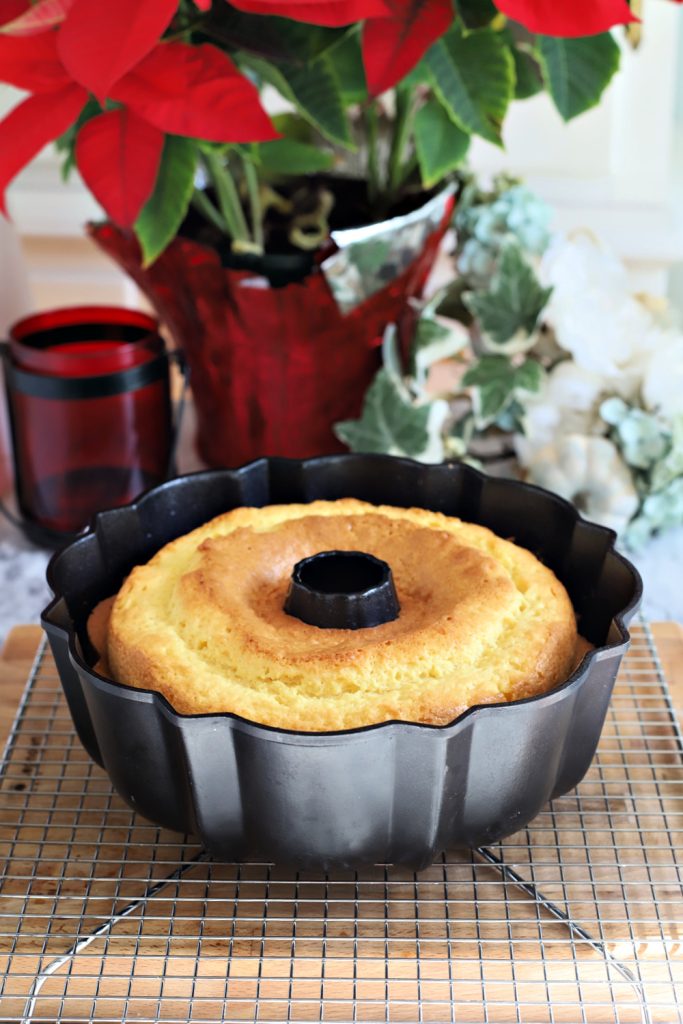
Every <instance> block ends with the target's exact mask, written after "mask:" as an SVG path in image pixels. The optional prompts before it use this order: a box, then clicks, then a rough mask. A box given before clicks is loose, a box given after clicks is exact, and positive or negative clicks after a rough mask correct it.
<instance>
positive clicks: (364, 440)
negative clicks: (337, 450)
mask: <svg viewBox="0 0 683 1024" xmlns="http://www.w3.org/2000/svg"><path fill="white" fill-rule="evenodd" d="M429 419H430V405H429V404H427V405H420V406H416V405H413V404H412V402H409V401H407V400H406V399H405V397H404V396H403V395H402V394H401V392H400V390H399V389H398V387H397V386H396V382H395V381H394V380H393V379H392V377H391V376H390V375H389V373H387V371H386V370H384V369H382V370H379V371H378V373H377V375H376V376H375V379H374V381H373V382H372V384H371V386H370V388H369V389H368V391H367V393H366V395H365V401H364V403H363V412H362V414H361V417H360V419H358V420H345V421H344V422H342V423H337V424H336V425H335V428H334V431H335V434H336V435H337V437H338V438H339V439H340V441H343V442H344V444H347V445H348V446H349V448H350V449H351V451H354V452H386V453H389V454H390V455H408V456H412V457H413V458H416V457H418V456H420V455H422V454H423V453H424V452H425V451H426V450H427V448H428V445H429V440H430V438H429V429H428V424H429Z"/></svg>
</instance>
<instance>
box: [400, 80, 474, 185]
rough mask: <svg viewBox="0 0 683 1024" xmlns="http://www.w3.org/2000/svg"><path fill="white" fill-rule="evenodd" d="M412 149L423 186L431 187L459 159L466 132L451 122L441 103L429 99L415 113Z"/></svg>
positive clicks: (466, 140)
mask: <svg viewBox="0 0 683 1024" xmlns="http://www.w3.org/2000/svg"><path fill="white" fill-rule="evenodd" d="M413 134H414V139H415V149H416V151H417V160H418V163H419V165H420V175H421V177H422V184H423V185H424V186H425V188H431V187H432V185H436V183H437V182H439V181H441V180H442V179H443V178H444V177H445V176H446V175H447V174H448V173H449V172H450V171H454V170H455V168H456V167H458V166H459V165H460V164H461V163H462V161H463V160H464V159H465V155H466V153H467V150H468V148H469V145H470V136H469V135H468V134H467V132H464V131H462V130H461V129H460V128H459V127H458V126H457V124H454V123H453V121H452V120H451V118H450V117H449V116H448V113H447V112H446V110H444V108H443V106H442V105H441V103H439V102H438V101H437V100H434V99H431V100H428V101H427V103H425V105H424V106H423V107H421V108H420V109H419V110H418V112H417V114H416V115H415V123H414V131H413Z"/></svg>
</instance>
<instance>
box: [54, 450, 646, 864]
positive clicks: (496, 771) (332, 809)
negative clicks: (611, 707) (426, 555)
mask: <svg viewBox="0 0 683 1024" xmlns="http://www.w3.org/2000/svg"><path fill="white" fill-rule="evenodd" d="M342 497H355V498H360V499H362V500H364V501H369V502H374V503H376V504H389V505H398V506H419V507H422V508H427V509H433V510H436V511H439V512H444V513H446V514H447V515H452V516H459V517H461V518H462V519H465V520H469V521H472V522H475V523H481V524H483V525H484V526H488V527H490V528H491V529H492V530H494V531H495V532H496V533H498V534H500V535H501V536H502V537H506V538H512V539H514V540H515V541H516V542H517V543H518V544H521V545H523V546H524V547H527V548H529V549H530V550H531V551H533V552H534V553H535V554H536V555H538V556H539V557H540V559H541V560H542V561H543V562H545V564H546V565H548V566H550V568H551V569H553V570H554V571H555V573H556V574H557V576H558V577H559V578H560V579H561V580H562V582H563V583H564V585H565V586H566V588H567V590H568V591H569V594H570V596H571V599H572V601H573V603H574V607H575V609H576V612H577V616H578V620H579V628H580V631H581V633H582V634H583V635H584V636H585V637H586V638H587V639H588V640H590V641H591V642H592V643H593V644H594V645H595V649H594V650H593V651H591V653H590V654H588V655H587V657H586V658H584V660H583V662H582V663H581V665H580V666H579V668H578V669H577V670H576V671H575V672H574V673H573V675H572V676H571V677H570V678H569V679H568V680H567V682H566V683H564V684H563V685H561V686H558V687H557V688H555V689H554V690H552V691H551V692H549V693H547V694H543V695H541V696H538V697H531V698H529V699H526V700H521V701H516V702H514V703H509V704H495V705H486V706H480V707H474V708H470V709H469V710H468V711H467V712H465V713H464V714H463V715H461V716H460V717H459V718H457V719H456V720H455V721H454V722H452V723H451V724H450V725H445V726H428V725H418V724H415V723H408V722H399V721H396V722H385V723H382V724H380V725H373V726H367V727H364V728H360V729H350V730H347V731H344V732H336V733H299V732H291V731H288V730H285V729H276V728H269V727H267V726H264V725H258V724H256V723H254V722H249V721H246V720H245V719H243V718H239V717H237V716H236V715H230V714H215V715H181V714H178V713H177V712H176V711H174V710H173V708H172V707H171V706H170V705H169V704H168V702H167V701H166V700H165V699H164V698H163V697H162V696H160V695H159V694H158V693H152V692H149V691H145V690H136V689H132V688H130V687H127V686H123V685H120V684H117V683H113V682H110V681H109V680H107V679H104V678H103V677H102V676H100V675H98V674H97V672H95V671H94V670H93V669H92V667H91V664H92V663H93V660H94V658H93V654H94V652H93V651H92V650H91V649H90V645H89V643H88V640H87V635H86V621H87V618H88V615H89V613H90V611H91V610H92V608H93V607H94V606H95V605H96V604H97V603H98V602H99V601H100V600H101V599H102V598H104V597H108V596H109V595H111V594H113V593H115V592H116V591H117V590H118V588H119V586H120V585H121V583H122V582H123V580H124V578H125V577H126V575H127V574H128V573H129V571H130V570H131V569H132V567H133V566H134V565H136V564H138V563H140V562H145V561H146V560H147V559H149V558H150V557H151V556H152V555H153V554H154V552H155V551H157V550H158V549H159V548H161V547H162V546H163V545H164V544H166V543H167V542H168V541H170V540H173V538H175V537H178V536H180V535H181V534H184V533H187V532H188V531H190V530H193V529H194V528H195V527H197V526H199V525H200V524H201V523H204V522H206V521H207V520H208V519H211V518H212V517H213V516H216V515H219V514H220V513H222V512H225V511H227V510H229V509H231V508H234V507H236V506H238V505H255V506H262V505H268V504H273V503H282V502H308V501H312V500H314V499H316V498H326V499H335V498H342ZM438 571H439V567H438V565H437V566H434V572H438ZM48 580H49V583H50V586H51V587H52V590H53V592H54V594H55V598H54V600H53V601H52V603H51V604H50V605H49V606H48V607H47V608H46V610H45V612H44V613H43V625H44V627H45V629H46V631H47V634H48V636H49V639H50V644H51V646H52V651H53V653H54V657H55V661H56V663H57V669H58V671H59V675H60V678H61V681H62V686H63V687H64V692H65V694H66V698H67V701H68V703H69V708H70V709H71V714H72V716H73V720H74V723H75V725H76V729H77V731H78V735H79V737H80V739H81V741H82V743H83V745H84V747H85V748H86V750H87V751H88V753H89V754H90V755H91V756H92V757H93V758H94V760H95V761H97V763H98V764H100V765H102V767H103V768H104V769H105V770H106V772H107V773H108V774H109V776H110V777H111V780H112V782H113V784H114V786H115V787H116V789H117V791H118V792H119V794H120V795H121V796H122V797H123V799H124V800H126V802H127V803H129V804H130V805H131V807H134V808H135V809H136V810H138V811H139V812H140V813H141V814H143V815H144V816H145V817H147V818H149V819H150V820H151V821H153V822H155V823H157V824H159V825H163V826H165V827H168V828H171V829H176V830H178V831H180V832H190V833H195V834H196V835H197V836H199V837H200V838H201V840H202V841H203V843H204V844H205V845H206V847H207V849H208V850H209V851H210V852H211V853H212V854H214V855H215V856H216V857H218V858H221V859H228V860H249V859H259V860H267V861H275V862H280V863H285V864H290V865H296V866H298V867H302V868H303V867H308V868H322V869H327V868H331V867H344V868H356V867H360V866H362V865H365V864H370V863H378V862H379V863H386V862H393V863H399V864H405V865H409V866H411V867H415V868H417V867H420V866H424V865H426V864H428V863H430V862H431V861H432V860H433V859H434V857H435V856H436V855H437V854H439V853H440V852H441V851H443V850H445V849H447V848H449V847H453V846H479V845H481V844H486V843H491V842H494V841H496V840H498V839H500V838H502V837H503V836H506V835H508V834H510V833H512V832H515V831H516V830H517V829H519V828H522V827H524V826H525V825H526V824H527V823H528V822H529V821H530V820H531V819H532V818H533V817H534V816H535V815H536V814H537V813H538V811H539V810H540V809H541V808H542V807H543V805H544V804H545V803H546V802H547V801H548V800H549V799H551V798H553V797H556V796H558V795H559V794H561V793H565V792H566V791H567V790H569V789H571V788H572V787H573V786H575V785H576V784H577V783H578V782H579V781H580V780H581V779H582V778H583V775H584V774H585V772H586V771H587V769H588V766H589V765H590V762H591V760H592V758H593V755H594V753H595V749H596V746H597V743H598V739H599V737H600V732H601V729H602V725H603V721H604V718H605V713H606V710H607V705H608V702H609V699H610V694H611V692H612V688H613V685H614V680H615V677H616V674H617V670H618V668H619V664H620V662H621V659H622V656H623V655H624V652H625V651H626V649H627V647H628V644H629V639H630V638H629V633H628V630H627V624H628V622H629V621H630V619H631V618H632V616H633V614H634V613H635V611H636V608H637V606H638V603H639V600H640V596H641V590H642V588H641V581H640V577H639V576H638V573H637V572H636V570H635V569H634V568H633V566H632V565H631V564H630V563H629V562H628V561H626V559H624V558H623V557H622V556H621V555H620V554H618V553H617V552H616V551H615V550H614V534H613V532H612V531H611V530H607V529H605V528H604V527H600V526H596V525H594V524H592V523H588V522H586V521H585V520H583V519H582V518H581V517H580V516H579V515H578V513H577V512H576V510H575V509H574V508H573V507H572V506H571V505H570V504H568V503H567V502H566V501H563V500H562V499H561V498H558V497H556V496H555V495H553V494H550V493H548V492H547V491H543V490H540V489H539V488H537V487H531V486H529V485H526V484H522V483H518V482H516V481H511V480H500V479H496V478H493V477H488V476H484V475H482V474H481V473H478V472H477V471H476V470H474V469H472V468H470V467H468V466H465V465H462V464H456V465H440V466H424V465H420V464H418V463H416V462H412V461H410V460H408V459H396V458H392V457H391V456H382V455H332V456H326V457H322V458H317V459H310V460H307V461H303V462H300V461H294V460H288V459H279V458H275V459H260V460H258V461H257V462H252V463H250V464H249V465H247V466H243V467H241V468H240V469H234V470H229V469H226V470H212V471H208V472H203V473H196V474H193V475H191V476H185V477H179V478H177V479H175V480H171V481H169V482H168V483H165V484H162V485H161V486H160V487H156V488H154V489H153V490H151V491H148V492H147V493H146V494H145V495H144V496H143V497H141V498H139V499H138V501H136V502H135V503H134V504H132V505H129V506H127V507H125V508H119V509H114V510H112V511H108V512H103V513H101V514H100V515H98V516H97V517H96V519H95V521H94V524H93V527H92V530H91V531H90V532H89V533H87V534H86V535H84V536H83V537H81V538H80V539H78V540H76V541H75V542H74V543H72V544H70V545H69V546H68V547H67V548H65V549H64V550H63V551H61V552H60V553H58V554H57V555H55V556H54V558H53V559H52V561H51V563H50V566H49V569H48Z"/></svg>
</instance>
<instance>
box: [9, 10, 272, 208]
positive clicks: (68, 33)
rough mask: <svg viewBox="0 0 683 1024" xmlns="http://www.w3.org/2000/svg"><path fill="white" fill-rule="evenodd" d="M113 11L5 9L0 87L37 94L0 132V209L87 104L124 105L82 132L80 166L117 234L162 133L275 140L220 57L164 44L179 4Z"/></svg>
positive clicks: (143, 193) (245, 85) (252, 98)
mask: <svg viewBox="0 0 683 1024" xmlns="http://www.w3.org/2000/svg"><path fill="white" fill-rule="evenodd" d="M108 8H109V5H103V4H102V3H101V0H39V2H38V3H37V4H33V5H30V4H29V2H28V0H23V3H22V5H21V7H20V6H19V5H18V4H16V3H14V0H11V3H6V4H5V6H4V7H2V8H0V11H1V12H2V14H3V16H4V15H7V14H9V21H10V24H9V25H7V24H6V25H0V81H5V82H8V83H9V84H11V85H15V86H17V87H18V88H20V89H25V90H27V91H28V92H30V93H32V95H31V96H29V97H28V99H26V100H24V101H23V102H21V103H19V105H18V106H17V107H15V108H14V110H12V111H11V112H10V114H8V116H7V117H6V118H5V120H4V121H3V122H2V123H0V209H2V210H4V190H5V188H6V186H7V184H8V183H9V182H10V181H11V179H12V178H13V177H14V176H15V174H17V173H18V172H19V171H20V170H21V169H22V167H24V166H25V165H26V164H27V163H28V162H29V161H30V160H31V159H32V158H33V157H34V156H35V155H36V153H38V152H39V151H40V150H41V149H42V148H43V146H45V145H46V144H47V143H48V142H51V141H52V140H53V139H55V138H56V137H57V136H59V135H61V134H62V133H63V132H64V131H66V130H67V129H68V128H69V127H70V126H71V125H72V124H73V123H74V122H75V121H76V119H77V118H78V116H79V114H80V113H81V111H82V109H83V106H84V104H85V103H86V101H87V100H88V96H89V95H90V94H94V95H95V96H97V98H98V99H99V100H100V101H103V100H104V99H107V100H113V101H114V102H116V103H119V104H121V106H120V107H119V108H116V109H113V110H106V111H104V112H102V113H101V114H98V115H97V116H96V117H94V118H91V119H90V120H88V121H87V122H86V123H85V124H84V125H83V126H82V127H81V128H80V130H79V133H78V138H77V143H76V162H77V164H78V168H79V170H80V172H81V174H82V176H83V179H84V180H85V182H86V184H87V185H88V187H89V188H90V189H91V190H92V192H93V194H94V195H95V196H96V197H97V199H98V200H99V202H100V203H101V204H102V206H103V207H104V208H105V210H106V211H107V213H108V214H109V215H110V216H111V217H112V219H114V220H116V221H117V222H118V223H119V224H121V225H123V226H130V225H131V224H132V223H133V222H134V221H135V219H136V217H137V215H138V213H139V212H140V209H141V208H142V206H143V205H144V203H145V202H146V200H147V199H148V198H149V196H150V195H151V192H152V190H153V188H154V184H155V179H156V175H157V171H158V167H159V161H160V159H161V152H162V149H163V143H164V137H165V133H168V134H172V135H184V136H187V137H190V138H198V139H202V140H205V141H210V142H252V141H253V142H259V141H267V140H268V139H273V138H276V137H277V133H276V131H275V129H274V127H273V125H272V123H271V121H270V118H269V117H268V115H267V114H266V113H265V111H264V110H263V108H262V107H261V104H260V100H259V95H258V90H257V89H256V88H255V86H254V85H253V84H252V83H251V82H250V81H248V79H246V78H245V77H244V76H243V75H242V74H241V73H240V72H239V71H238V70H237V68H236V67H235V65H234V64H233V63H232V61H231V60H230V58H229V57H228V56H227V55H226V54H225V53H223V52H222V51H221V50H219V49H217V48H216V47H214V46H209V45H202V46H190V45H188V44H185V43H173V42H159V35H160V34H161V33H162V32H163V31H164V30H165V28H166V26H167V25H168V23H169V21H170V20H171V18H172V16H173V14H174V12H175V8H176V0H172V2H171V0H145V2H144V4H141V3H140V0H117V3H116V7H115V10H116V17H115V18H113V17H109V15H108V14H107V10H108ZM142 8H144V11H143V10H142ZM29 15H30V16H31V17H30V18H29ZM59 19H61V21H59ZM55 20H57V21H59V24H58V25H57V27H55ZM74 24H75V27H74ZM5 27H7V28H9V29H10V30H11V31H9V32H4V31H3V29H4V28H5ZM86 28H87V31H86ZM98 55H99V56H98ZM95 58H97V59H95Z"/></svg>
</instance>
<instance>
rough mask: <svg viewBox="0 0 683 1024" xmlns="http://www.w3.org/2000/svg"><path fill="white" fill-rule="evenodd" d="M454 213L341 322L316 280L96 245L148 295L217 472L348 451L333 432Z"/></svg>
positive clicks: (102, 233)
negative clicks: (186, 379)
mask: <svg viewBox="0 0 683 1024" xmlns="http://www.w3.org/2000/svg"><path fill="white" fill-rule="evenodd" d="M451 209H452V203H451V204H449V207H448V209H447V214H446V216H444V219H443V221H442V223H441V224H440V225H439V227H438V228H437V230H435V231H433V232H432V234H431V235H430V236H429V237H428V239H427V241H426V243H425V245H424V246H423V248H422V251H421V252H420V253H419V254H418V255H417V256H416V258H415V259H414V260H413V262H412V263H410V264H409V266H408V267H407V268H406V269H405V270H404V271H403V273H401V275H400V276H399V277H397V278H395V279H394V280H393V281H392V282H391V284H389V285H387V286H386V287H385V288H383V289H382V290H381V291H379V292H377V293H375V294H374V295H372V296H371V297H370V298H368V299H366V300H365V301H364V302H363V303H362V304H361V305H360V306H359V307H357V308H356V309H355V310H353V311H352V312H351V313H349V314H347V315H346V316H344V315H343V314H342V313H341V312H340V310H339V308H338V306H337V303H336V301H335V299H334V297H333V295H332V293H331V291H330V288H329V285H328V283H327V281H326V279H325V277H324V275H323V274H322V273H321V272H320V271H319V270H318V269H317V268H316V269H315V270H314V271H313V272H312V273H311V274H309V276H308V277H306V278H305V279H304V280H303V281H301V282H300V283H294V284H289V285H287V286H285V287H283V288H272V287H270V286H269V285H268V284H267V283H266V282H265V279H263V278H258V277H255V276H254V274H253V273H252V272H249V271H242V270H232V269H227V268H225V267H223V266H222V265H221V262H220V259H219V256H218V254H217V253H216V252H215V251H214V250H213V249H211V248H209V247H207V246H204V245H202V244H200V243H198V242H195V241H193V240H191V239H187V238H182V237H178V238H176V239H174V241H173V242H172V243H171V245H170V246H169V247H168V248H167V249H166V250H165V252H164V253H162V255H161V256H160V257H159V258H158V259H157V261H156V262H155V263H153V264H152V265H151V266H149V267H146V268H145V267H143V266H142V261H141V255H140V249H139V246H138V243H137V241H136V239H135V238H134V236H132V235H131V234H127V233H124V232H123V231H121V230H120V229H119V228H117V227H115V226H114V225H112V224H102V225H91V227H90V233H91V235H92V236H93V237H94V239H95V240H96V241H97V242H98V244H99V245H100V246H101V247H102V249H104V250H105V251H106V252H107V253H109V255H110V256H112V257H113V258H114V259H115V260H116V261H117V262H118V263H119V264H120V265H121V266H122V267H123V269H124V270H126V271H127V272H128V273H129V274H130V276H131V277H132V278H133V279H134V280H135V281H136V283H137V284H138V285H139V287H140V288H141V289H142V291H143V292H144V293H145V294H146V295H147V297H148V298H149V300H150V301H151V303H152V304H153V306H154V307H155V309H156V311H157V312H158V314H159V316H160V317H161V318H162V319H163V320H164V321H165V322H166V323H167V325H168V327H169V329H170V331H171V333H172V335H173V338H174V341H175V343H176V344H177V345H178V347H180V348H182V349H183V350H184V352H185V354H186V356H187V361H188V364H189V367H190V374H191V383H192V391H193V394H194V399H195V404H196V409H197V427H198V435H197V447H198V450H199V454H200V455H201V457H202V458H203V459H204V461H205V462H206V463H207V464H208V465H210V466H237V465H240V464H241V463H243V462H248V461H250V460H251V459H255V458H259V457H260V456H263V455H282V456H288V457H290V458H307V457H309V456H313V455H321V454H326V453H330V452H335V451H341V450H343V448H344V446H343V445H342V444H341V442H340V441H338V440H337V438H336V437H335V436H334V434H333V432H332V427H333V424H335V423H336V422H338V421H339V420H345V419H349V418H353V417H356V416H358V415H359V413H360V410H361V407H362V402H363V396H364V394H365V392H366V390H367V388H368V387H369V385H370V383H371V381H372V378H373V376H374V374H375V372H376V371H377V368H378V366H379V362H380V351H379V345H380V343H381V339H382V334H383V331H384V328H385V327H386V325H387V324H388V323H391V322H394V321H398V320H400V319H402V317H403V315H404V314H405V312H406V308H407V306H408V302H409V299H411V298H415V297H419V295H420V294H421V292H422V289H423V288H424V284H425V281H426V279H427V277H428V275H429V272H430V270H431V267H432V265H433V262H434V259H435V257H436V253H437V250H438V247H439V244H440V242H441V240H442V238H443V235H444V234H445V231H446V229H447V226H448V223H449V221H450V213H451Z"/></svg>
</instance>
